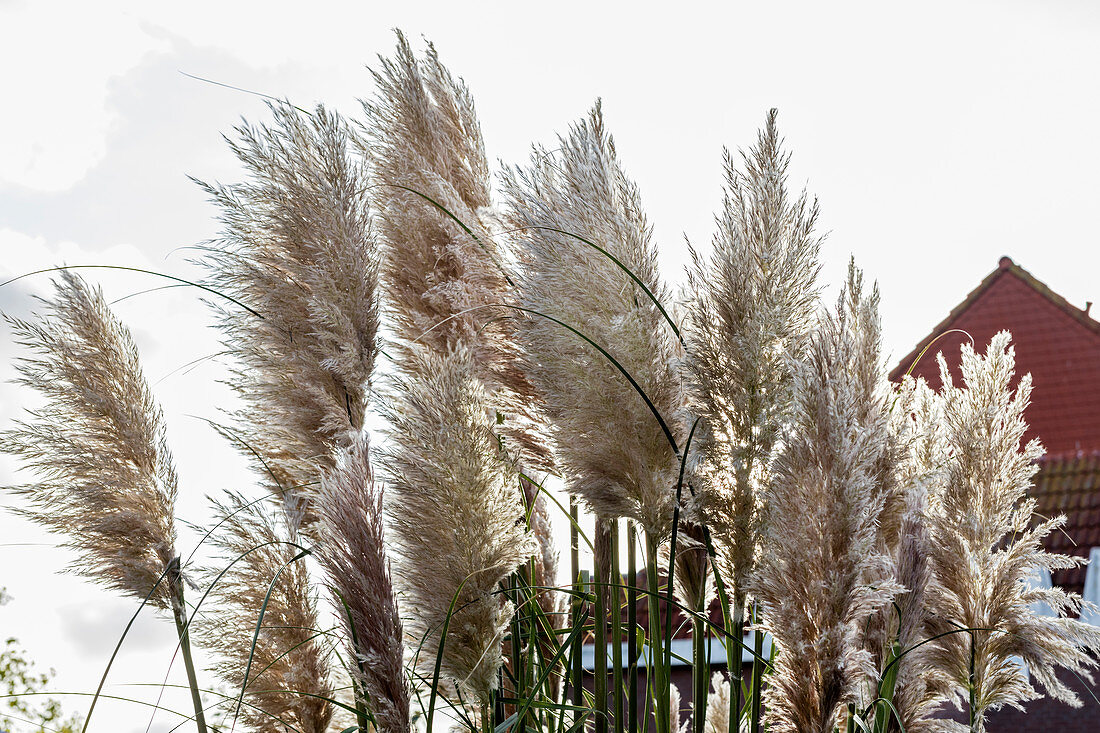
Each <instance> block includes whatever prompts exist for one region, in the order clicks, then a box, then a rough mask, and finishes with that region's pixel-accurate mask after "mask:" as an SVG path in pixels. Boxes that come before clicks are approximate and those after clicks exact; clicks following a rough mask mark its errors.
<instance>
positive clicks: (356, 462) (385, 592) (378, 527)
mask: <svg viewBox="0 0 1100 733" xmlns="http://www.w3.org/2000/svg"><path fill="white" fill-rule="evenodd" d="M315 506H316V507H317V512H318V515H319V516H318V535H319V542H318V546H317V550H316V554H317V559H318V561H319V562H320V564H321V567H322V568H323V569H324V571H325V577H326V581H327V584H328V586H329V587H330V589H331V591H332V596H333V606H334V607H335V608H336V609H338V611H339V615H340V618H341V622H342V625H343V627H344V630H345V634H346V638H347V641H348V645H349V649H348V652H349V659H350V660H352V661H353V663H354V665H355V666H354V668H353V670H352V674H353V675H354V676H355V677H356V678H357V680H358V682H359V684H360V685H361V686H362V688H363V690H364V691H365V692H366V695H367V698H368V701H367V704H368V707H369V709H370V710H371V713H372V714H373V715H374V718H375V720H376V721H377V723H378V730H379V732H380V733H408V731H409V688H408V682H407V680H406V679H405V669H404V658H405V646H404V637H403V633H402V626H401V617H400V615H399V613H398V608H397V598H396V597H395V596H394V589H393V582H392V579H391V577H390V563H389V559H388V557H387V555H386V542H385V540H386V538H385V527H384V522H383V517H382V489H381V487H380V486H378V485H377V484H375V482H374V475H373V472H372V471H371V467H370V459H369V455H368V444H367V439H366V436H365V435H363V436H360V437H359V438H358V439H357V440H356V441H355V442H354V443H353V444H352V446H351V447H350V448H348V449H347V450H346V451H343V452H342V453H341V455H340V457H339V460H338V462H337V465H336V467H335V468H334V469H333V470H332V471H331V472H329V473H327V474H326V475H325V476H324V478H323V479H322V481H321V489H320V493H319V496H318V497H317V500H316V502H315Z"/></svg>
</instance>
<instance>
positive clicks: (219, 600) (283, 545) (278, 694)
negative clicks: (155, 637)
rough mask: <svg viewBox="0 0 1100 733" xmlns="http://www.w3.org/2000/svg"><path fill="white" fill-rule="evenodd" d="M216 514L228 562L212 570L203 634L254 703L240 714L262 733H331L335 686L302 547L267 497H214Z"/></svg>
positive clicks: (226, 673)
mask: <svg viewBox="0 0 1100 733" xmlns="http://www.w3.org/2000/svg"><path fill="white" fill-rule="evenodd" d="M214 516H215V517H216V518H217V521H218V526H217V529H216V530H215V531H213V532H212V533H211V534H210V539H209V540H208V541H209V542H211V543H212V544H213V547H214V549H215V552H216V554H217V557H218V559H219V561H220V563H219V565H217V566H215V567H212V568H210V569H209V570H208V571H207V573H206V575H207V577H208V579H209V581H210V587H211V590H210V593H209V596H208V599H209V601H210V602H211V603H212V604H213V608H210V609H208V611H207V613H206V614H205V615H204V616H203V617H202V618H201V619H200V621H199V625H198V633H197V634H196V636H197V638H198V639H199V640H200V641H201V642H202V643H203V645H204V646H205V647H207V648H208V649H210V650H212V651H213V652H214V657H215V660H216V661H215V663H214V665H213V670H214V671H215V672H217V673H218V674H219V676H220V677H221V678H222V679H224V680H225V681H226V682H227V683H228V684H229V685H230V689H231V691H232V693H233V695H234V698H236V696H237V695H243V698H242V700H244V701H246V702H247V703H248V704H247V705H241V706H240V707H239V709H237V708H234V709H233V711H232V715H233V719H234V720H236V719H237V716H238V715H239V717H240V721H241V722H242V723H243V724H244V725H245V726H246V727H247V728H248V730H252V731H256V732H257V733H281V732H282V731H285V730H287V729H288V727H289V728H291V729H293V730H297V731H300V732H301V733H323V732H324V731H325V730H327V728H328V724H329V721H330V720H331V719H332V712H333V710H332V705H331V703H330V702H329V701H328V699H327V698H331V697H332V692H333V690H332V685H331V684H330V683H329V681H328V651H327V650H326V644H325V641H326V639H325V638H324V635H323V632H322V630H321V629H319V628H317V625H318V620H317V608H316V601H315V599H314V591H313V589H312V587H311V585H310V582H309V575H308V573H307V571H306V566H305V562H304V555H303V551H302V547H301V546H299V545H298V544H297V543H296V542H294V540H293V539H292V538H293V537H294V532H293V530H292V529H291V528H290V527H289V526H287V521H286V519H285V518H281V517H278V516H274V515H273V514H272V513H271V511H270V510H268V509H266V508H265V507H264V505H263V503H262V502H255V501H253V502H249V501H246V500H245V499H244V498H243V497H241V496H239V495H237V494H229V495H228V496H227V497H226V498H225V500H224V501H217V502H214ZM221 568H225V570H224V574H222V571H221ZM219 576H220V577H219ZM261 613H262V618H261ZM253 640H255V643H253ZM230 704H231V705H233V704H234V703H233V702H231V703H230Z"/></svg>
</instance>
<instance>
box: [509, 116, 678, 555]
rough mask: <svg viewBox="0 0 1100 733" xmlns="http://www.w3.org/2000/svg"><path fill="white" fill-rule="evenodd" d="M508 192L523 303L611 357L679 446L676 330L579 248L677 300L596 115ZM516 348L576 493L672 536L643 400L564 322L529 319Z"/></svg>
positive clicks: (665, 450)
mask: <svg viewBox="0 0 1100 733" xmlns="http://www.w3.org/2000/svg"><path fill="white" fill-rule="evenodd" d="M503 189H504V194H505V197H506V199H507V202H508V213H507V221H508V224H509V226H510V227H511V228H513V229H514V230H515V237H514V243H515V247H516V253H517V258H518V265H517V268H516V275H515V278H514V279H515V281H516V284H517V291H518V294H519V302H520V304H521V305H522V306H523V307H526V308H529V309H531V310H533V311H536V312H538V313H540V314H545V315H546V316H551V317H553V318H555V319H558V320H560V321H563V322H564V323H566V324H569V325H570V326H572V327H573V328H576V329H577V330H579V331H580V332H582V333H584V334H585V335H586V336H588V337H589V338H591V339H592V340H593V341H594V342H595V343H597V344H600V345H601V346H602V347H604V348H605V349H607V350H608V351H609V352H610V353H611V354H612V355H613V356H614V357H615V359H617V360H618V362H619V363H620V364H621V365H622V366H623V368H624V369H625V370H626V371H627V372H629V373H630V374H631V375H632V376H633V378H634V379H635V380H636V381H637V383H638V384H639V385H640V386H641V388H642V390H644V391H645V393H646V394H647V395H648V397H649V399H650V401H651V402H652V404H653V406H654V407H655V409H656V410H657V411H658V412H659V413H660V414H661V415H662V416H663V418H664V420H665V421H666V423H668V424H669V425H670V426H671V430H672V431H673V434H674V436H675V435H676V434H677V433H681V432H686V431H681V430H679V429H678V427H679V426H678V425H677V424H676V418H677V415H678V413H679V409H680V406H681V402H682V393H681V392H682V391H681V385H680V377H679V374H678V370H677V359H678V358H679V357H680V352H679V345H678V343H677V342H676V339H675V336H674V334H673V333H672V331H671V329H670V327H669V324H668V323H667V322H666V321H665V320H664V318H663V316H662V315H661V313H660V312H659V310H658V309H657V308H656V307H655V305H654V304H653V302H652V301H651V300H650V298H649V296H648V295H646V293H645V292H644V291H643V290H642V289H641V288H640V287H638V285H637V284H636V283H635V282H633V281H632V280H631V278H630V277H629V276H628V275H627V274H626V273H625V272H623V270H622V269H620V268H619V267H618V266H617V265H615V264H614V263H613V262H611V261H610V260H609V259H608V258H607V257H605V256H604V255H602V254H600V253H599V252H597V251H595V250H594V249H592V248H591V247H589V246H588V245H586V244H584V243H583V242H580V241H578V240H577V239H576V236H580V237H584V238H585V239H588V240H589V241H591V242H594V243H595V244H597V245H598V246H600V247H602V248H604V249H605V250H606V251H607V252H609V253H611V254H612V255H614V256H615V257H616V258H617V259H618V260H619V261H620V262H622V263H623V265H624V266H625V267H626V268H628V269H629V270H630V271H631V272H632V273H633V274H634V275H635V276H636V277H637V278H638V279H639V280H641V281H642V282H643V283H645V284H646V287H647V288H648V289H649V290H650V291H651V292H652V293H653V294H654V295H655V296H656V298H657V299H659V300H661V301H664V302H667V301H668V294H667V291H666V289H665V287H664V286H663V285H662V283H661V282H660V280H659V279H658V275H657V260H656V247H655V245H654V243H653V239H652V232H651V229H650V226H649V224H648V222H647V221H646V219H645V217H644V215H643V214H642V206H641V200H640V195H639V193H638V189H637V187H636V186H635V184H634V183H633V182H632V181H631V180H630V179H628V178H627V177H626V175H625V173H624V172H623V170H622V167H621V165H620V163H619V160H618V157H617V155H616V153H615V146H614V142H613V141H612V139H611V137H610V135H608V134H607V131H606V129H605V128H604V122H603V114H602V112H601V111H600V107H599V105H597V106H596V107H595V108H594V109H593V110H592V112H591V113H590V114H589V115H588V117H586V118H585V119H583V120H581V121H580V122H578V123H577V124H575V125H574V126H573V127H572V128H571V129H570V131H569V133H568V134H567V135H565V136H563V137H561V138H559V145H558V149H556V150H555V151H554V152H550V151H548V150H545V149H541V148H536V149H535V151H534V153H533V154H532V159H531V163H530V165H529V166H528V167H526V168H514V169H508V170H507V171H506V172H505V174H504V179H503ZM552 230H558V231H552ZM559 232H567V233H568V234H561V233H559ZM570 235H576V236H570ZM521 338H522V344H523V346H524V349H525V352H526V359H527V362H526V365H525V367H526V370H527V372H528V374H529V375H530V377H531V381H532V382H533V383H534V384H535V386H536V388H537V389H538V392H539V394H540V396H541V397H542V399H543V401H544V404H545V414H546V417H547V420H548V422H549V424H550V426H551V430H552V433H553V438H554V445H555V456H556V457H557V459H558V462H559V466H560V468H561V469H562V472H563V474H564V475H565V477H566V481H567V485H568V488H569V490H570V491H571V492H573V493H575V494H576V495H578V496H579V497H581V498H582V499H583V500H584V501H585V502H586V503H587V504H588V505H589V506H590V507H591V508H592V510H593V511H594V512H595V513H597V514H599V515H601V516H607V517H615V516H625V517H631V518H634V519H637V520H638V522H639V523H640V524H641V526H642V528H643V529H644V530H645V531H646V532H649V533H650V534H652V535H654V536H656V537H664V536H666V535H667V534H668V532H669V530H670V529H671V521H672V505H673V503H674V499H675V497H674V494H673V487H674V486H675V483H676V476H677V469H678V467H679V463H678V461H677V458H676V454H675V452H674V451H673V449H672V448H671V446H670V444H669V441H668V440H667V438H666V436H665V434H664V432H663V430H662V428H661V426H660V425H659V423H658V422H657V420H656V419H655V418H654V415H653V413H652V412H651V411H650V408H649V407H648V406H647V404H646V402H645V401H644V400H643V398H642V397H641V396H640V395H639V394H638V393H637V392H636V391H635V389H634V388H633V387H632V386H631V385H630V383H629V382H628V381H627V380H626V379H624V378H623V376H622V375H621V374H620V373H619V372H618V371H617V370H616V368H615V367H614V366H612V365H611V364H610V363H609V362H608V360H607V359H606V358H605V357H604V356H603V355H601V354H600V353H599V352H598V351H596V350H595V349H593V348H592V347H591V346H590V345H588V344H586V343H585V342H584V341H583V340H581V339H580V338H578V337H577V336H576V335H575V334H573V333H571V332H570V331H568V330H567V329H565V328H563V327H562V326H561V325H559V324H557V323H554V322H553V321H551V320H548V319H547V318H543V317H540V316H532V317H530V318H526V319H524V321H523V330H522V332H521Z"/></svg>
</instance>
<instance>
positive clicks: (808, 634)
mask: <svg viewBox="0 0 1100 733" xmlns="http://www.w3.org/2000/svg"><path fill="white" fill-rule="evenodd" d="M877 304H878V294H877V291H876V292H874V293H872V294H871V295H869V296H864V295H863V294H862V277H861V275H860V274H859V273H858V272H857V271H856V270H855V269H854V267H853V268H850V269H849V277H848V284H847V288H846V290H845V293H843V294H842V296H841V300H840V302H839V304H838V307H837V311H838V312H837V313H836V314H826V315H824V316H823V320H822V323H821V326H820V327H819V329H818V331H817V332H816V333H815V335H814V336H813V338H812V343H811V347H810V351H809V354H808V356H807V359H806V361H805V362H804V363H801V364H799V365H798V366H797V367H796V368H795V371H794V385H793V386H794V394H795V399H794V406H795V420H794V426H793V429H792V433H791V437H790V439H789V442H788V443H787V445H786V446H785V447H784V450H783V452H782V454H781V455H780V457H779V458H778V459H777V461H776V473H775V477H774V479H773V480H772V481H771V483H770V484H769V486H768V493H767V496H766V502H767V512H768V515H767V535H766V539H765V541H766V543H767V546H768V547H769V551H768V552H767V553H764V554H763V555H762V556H761V559H760V562H759V564H758V568H757V572H756V575H755V577H754V579H753V582H752V584H751V586H750V590H751V592H752V593H753V594H754V595H755V597H756V598H758V599H759V600H760V602H761V604H762V606H763V614H764V615H763V619H764V620H763V623H761V625H760V626H761V629H762V630H764V631H767V632H770V633H771V634H772V636H773V638H774V639H775V642H776V645H777V647H778V649H779V651H778V653H777V656H776V660H775V673H774V674H773V676H772V682H771V684H770V686H769V688H768V690H767V692H766V693H765V698H766V700H765V702H766V705H767V716H768V719H769V721H770V726H771V729H772V730H775V731H782V732H783V733H787V732H788V731H790V732H794V731H797V732H798V733H829V731H831V730H832V729H833V726H834V725H835V724H836V721H837V715H838V713H839V711H840V710H841V709H842V707H843V705H844V703H846V702H849V701H853V700H855V697H856V694H857V692H858V689H859V685H860V683H861V682H862V680H863V678H864V677H865V676H866V675H868V674H873V673H874V671H873V670H869V669H868V659H867V653H866V651H865V650H864V648H863V644H862V638H861V637H862V627H863V624H864V622H865V621H866V620H867V619H868V618H869V617H871V616H872V614H874V613H875V612H876V611H877V610H878V609H879V608H881V607H882V606H884V605H885V604H887V603H889V602H890V600H891V599H892V598H893V596H894V595H895V594H896V593H897V592H899V591H900V590H901V588H900V587H899V586H897V584H896V583H893V582H890V581H889V580H885V581H883V582H880V583H879V584H878V585H876V586H871V585H868V584H867V583H866V582H865V578H867V577H869V576H876V575H878V576H880V575H881V569H882V568H883V567H884V566H886V564H887V561H886V558H885V557H884V555H883V553H882V550H881V541H880V537H879V522H878V520H879V515H880V513H881V511H882V507H883V503H884V501H883V496H882V492H881V491H880V484H879V482H878V472H879V470H880V466H881V458H882V455H883V453H884V450H885V447H886V446H887V445H888V440H889V436H888V429H887V404H886V398H887V393H886V391H885V390H884V389H882V384H883V381H884V379H883V376H884V373H885V369H884V365H883V364H881V363H880V362H881V360H880V355H879V332H878V318H877Z"/></svg>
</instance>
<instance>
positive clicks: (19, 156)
mask: <svg viewBox="0 0 1100 733" xmlns="http://www.w3.org/2000/svg"><path fill="white" fill-rule="evenodd" d="M103 11H104V9H103V8H102V7H101V6H100V4H98V3H94V4H92V3H71V4H68V5H66V6H65V8H64V11H63V12H61V13H59V12H58V9H57V8H56V7H55V6H54V5H53V4H50V3H22V4H8V5H5V6H3V7H2V8H0V68H4V69H5V70H6V71H5V73H4V74H3V75H2V76H0V97H2V98H3V99H5V100H9V101H11V100H18V101H17V102H16V104H13V105H12V106H10V107H8V108H7V109H6V110H5V120H4V128H5V130H4V135H2V136H0V183H9V184H15V185H18V186H23V187H26V188H31V189H36V190H44V191H59V190H64V189H66V188H68V187H70V186H72V185H73V184H74V183H76V182H77V181H79V180H80V179H81V178H83V176H84V175H85V174H86V173H87V172H88V170H90V169H91V168H92V166H94V165H95V164H96V163H97V162H99V160H101V159H102V158H103V156H104V155H105V153H106V142H105V141H106V135H107V132H108V131H109V130H110V128H111V125H112V124H114V122H115V120H116V117H115V114H114V112H113V110H111V108H110V107H109V105H108V104H107V97H108V85H109V83H110V80H111V79H112V78H114V77H116V76H118V75H119V74H123V73H125V72H126V71H128V70H129V69H132V68H133V67H135V66H136V65H138V64H139V63H140V62H141V60H142V58H144V57H145V55H146V54H148V53H149V52H150V51H152V50H154V49H156V48H158V47H161V46H163V43H164V42H163V41H161V40H157V39H156V38H154V37H152V36H151V35H150V34H149V33H147V32H146V31H145V30H143V29H142V27H141V26H140V24H139V23H138V21H137V20H136V19H135V18H133V17H132V16H128V15H125V14H121V13H120V14H112V16H113V17H112V18H111V22H110V23H104V22H103ZM93 29H94V31H93ZM90 31H91V32H90ZM32 70H33V71H32Z"/></svg>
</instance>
